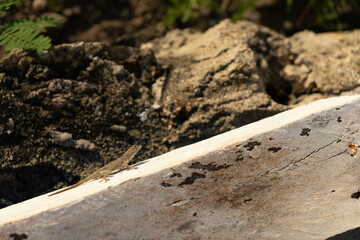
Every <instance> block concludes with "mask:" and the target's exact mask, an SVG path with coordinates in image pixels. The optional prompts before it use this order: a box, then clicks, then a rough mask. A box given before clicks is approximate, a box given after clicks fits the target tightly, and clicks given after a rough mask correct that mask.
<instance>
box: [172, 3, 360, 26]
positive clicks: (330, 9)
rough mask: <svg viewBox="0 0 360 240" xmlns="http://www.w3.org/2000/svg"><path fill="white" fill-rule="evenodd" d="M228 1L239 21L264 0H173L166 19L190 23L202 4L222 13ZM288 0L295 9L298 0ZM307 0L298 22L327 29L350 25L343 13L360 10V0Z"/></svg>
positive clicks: (287, 8)
mask: <svg viewBox="0 0 360 240" xmlns="http://www.w3.org/2000/svg"><path fill="white" fill-rule="evenodd" d="M225 1H226V2H228V3H229V2H231V4H232V5H235V8H234V9H233V11H232V15H231V19H232V20H233V21H237V20H240V19H242V17H243V15H244V13H245V12H246V11H248V10H249V9H251V8H252V7H254V6H255V5H256V4H257V3H258V2H259V1H260V0H218V1H216V0H183V1H181V0H170V7H169V9H168V12H167V16H166V19H165V22H166V23H167V24H168V25H169V26H175V25H176V24H178V23H182V24H186V23H189V22H190V21H191V20H193V19H194V18H195V16H194V13H195V11H196V10H197V9H199V8H200V7H207V8H209V9H210V10H211V11H214V12H215V13H217V14H219V15H220V13H222V12H224V9H221V7H222V3H223V2H225ZM285 1H286V5H287V7H286V11H287V12H288V13H291V10H292V7H293V5H294V2H295V0H285ZM304 2H305V3H306V4H305V5H304V6H305V7H304V8H303V9H297V11H298V12H300V13H301V14H300V16H299V17H298V19H297V22H296V25H298V26H301V25H302V24H303V23H305V22H306V21H308V22H309V21H312V24H313V25H318V26H323V27H324V29H327V30H343V29H344V28H346V27H347V25H346V24H345V23H344V22H343V21H342V20H341V15H342V14H344V13H346V12H348V11H349V8H350V9H351V8H352V9H356V10H357V12H359V13H360V10H359V6H360V0H307V1H306V0H304ZM309 19H310V20H309Z"/></svg>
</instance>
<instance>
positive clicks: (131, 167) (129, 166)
mask: <svg viewBox="0 0 360 240" xmlns="http://www.w3.org/2000/svg"><path fill="white" fill-rule="evenodd" d="M127 167H128V168H130V169H137V167H133V166H131V165H128V166H127Z"/></svg>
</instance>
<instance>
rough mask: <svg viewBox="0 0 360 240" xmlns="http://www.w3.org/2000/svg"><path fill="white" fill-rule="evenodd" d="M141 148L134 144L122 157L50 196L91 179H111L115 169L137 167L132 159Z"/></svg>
mask: <svg viewBox="0 0 360 240" xmlns="http://www.w3.org/2000/svg"><path fill="white" fill-rule="evenodd" d="M140 149H141V145H132V146H131V147H130V148H129V149H128V150H127V151H126V152H125V153H124V154H123V155H122V156H121V157H120V158H118V159H116V160H114V161H112V162H110V163H109V164H107V165H105V166H103V167H101V168H99V169H98V170H96V171H95V172H94V173H92V174H90V175H89V176H87V177H86V178H84V179H82V180H80V181H79V182H77V183H75V184H74V185H71V186H69V187H67V188H65V189H62V190H60V191H57V192H55V193H52V194H50V195H49V197H51V196H53V195H55V194H58V193H62V192H65V191H67V190H70V189H73V188H76V187H78V186H80V185H81V184H84V183H86V182H88V181H90V180H97V179H99V178H102V179H101V181H103V180H104V181H105V182H107V181H109V179H108V177H109V176H110V175H111V173H113V172H115V171H121V170H124V169H127V168H131V169H136V167H133V166H131V165H129V163H130V161H131V160H132V159H133V157H134V156H135V155H136V153H137V152H139V151H140ZM101 181H100V182H101Z"/></svg>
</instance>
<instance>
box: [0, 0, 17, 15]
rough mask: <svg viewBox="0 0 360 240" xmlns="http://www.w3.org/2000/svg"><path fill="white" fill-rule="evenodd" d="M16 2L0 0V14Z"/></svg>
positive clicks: (15, 0)
mask: <svg viewBox="0 0 360 240" xmlns="http://www.w3.org/2000/svg"><path fill="white" fill-rule="evenodd" d="M17 2H18V0H0V13H2V12H5V11H6V10H8V9H9V8H10V7H11V5H13V4H15V3H17Z"/></svg>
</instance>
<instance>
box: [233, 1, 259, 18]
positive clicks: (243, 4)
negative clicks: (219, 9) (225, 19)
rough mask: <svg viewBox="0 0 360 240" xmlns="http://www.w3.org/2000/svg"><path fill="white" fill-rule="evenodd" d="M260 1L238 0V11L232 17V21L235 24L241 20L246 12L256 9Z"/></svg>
mask: <svg viewBox="0 0 360 240" xmlns="http://www.w3.org/2000/svg"><path fill="white" fill-rule="evenodd" d="M259 1H260V0H237V1H236V9H235V11H234V13H233V14H232V16H231V20H233V21H234V22H235V21H237V20H241V19H242V18H243V15H244V13H245V12H246V11H248V10H250V9H251V8H252V7H254V6H255V5H256V4H257V3H258V2H259Z"/></svg>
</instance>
